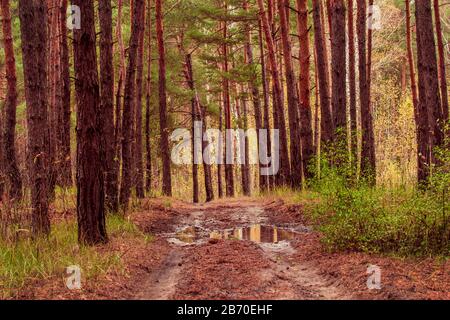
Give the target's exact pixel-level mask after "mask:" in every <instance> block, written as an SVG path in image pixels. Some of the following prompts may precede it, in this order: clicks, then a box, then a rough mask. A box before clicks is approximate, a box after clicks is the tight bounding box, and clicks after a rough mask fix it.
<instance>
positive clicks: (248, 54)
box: [243, 0, 267, 190]
mask: <svg viewBox="0 0 450 320" xmlns="http://www.w3.org/2000/svg"><path fill="white" fill-rule="evenodd" d="M243 8H244V10H245V11H248V1H247V0H244V3H243ZM245 37H246V40H245V45H244V49H245V58H246V63H247V64H248V65H250V66H251V68H252V74H251V78H250V81H249V86H250V90H251V94H252V101H253V110H254V114H255V126H256V131H257V133H259V131H260V129H262V113H261V100H260V93H259V88H258V84H257V73H256V70H255V68H254V60H253V48H252V34H251V30H250V25H249V24H246V25H245ZM257 142H258V151H259V147H260V139H259V134H258V136H257ZM261 167H262V165H261V163H259V166H258V176H259V188H260V190H264V189H265V188H266V185H267V176H265V175H262V174H261Z"/></svg>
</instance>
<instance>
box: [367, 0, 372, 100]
mask: <svg viewBox="0 0 450 320" xmlns="http://www.w3.org/2000/svg"><path fill="white" fill-rule="evenodd" d="M369 7H370V8H371V7H373V0H369ZM372 14H373V13H372V12H369V14H368V17H367V20H368V21H369V24H368V30H367V90H368V91H369V106H370V105H371V100H370V99H371V87H372V42H373V26H372Z"/></svg>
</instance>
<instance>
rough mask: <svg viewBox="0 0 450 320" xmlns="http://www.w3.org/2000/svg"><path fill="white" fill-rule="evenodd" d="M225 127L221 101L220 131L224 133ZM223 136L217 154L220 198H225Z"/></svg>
mask: <svg viewBox="0 0 450 320" xmlns="http://www.w3.org/2000/svg"><path fill="white" fill-rule="evenodd" d="M222 129H223V110H222V103H221V102H219V131H220V134H222ZM222 140H223V139H222V137H220V138H219V141H218V146H217V149H218V151H217V152H218V154H217V193H218V194H219V198H223V187H222V185H223V184H222V161H223V143H222Z"/></svg>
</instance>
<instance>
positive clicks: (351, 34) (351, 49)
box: [347, 0, 358, 165]
mask: <svg viewBox="0 0 450 320" xmlns="http://www.w3.org/2000/svg"><path fill="white" fill-rule="evenodd" d="M353 3H354V2H353V0H348V3H347V8H348V14H347V17H348V25H347V29H348V31H347V32H348V60H349V66H348V73H349V74H348V82H349V107H350V133H351V135H350V136H351V155H352V161H353V165H355V164H356V163H357V161H358V154H357V148H358V132H357V130H358V129H357V123H358V120H357V119H356V117H357V113H356V68H355V63H356V60H355V27H354V18H353V12H354V10H353Z"/></svg>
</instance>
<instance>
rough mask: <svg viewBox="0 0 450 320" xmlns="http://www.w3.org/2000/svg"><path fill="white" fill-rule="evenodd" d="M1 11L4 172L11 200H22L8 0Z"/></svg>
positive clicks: (4, 0)
mask: <svg viewBox="0 0 450 320" xmlns="http://www.w3.org/2000/svg"><path fill="white" fill-rule="evenodd" d="M0 9H1V14H2V27H3V47H4V52H5V62H6V83H7V92H6V100H5V105H4V115H5V128H4V129H3V130H4V131H0V134H2V135H3V139H2V140H3V141H2V145H0V147H2V148H4V149H3V152H4V158H3V159H0V161H4V166H5V168H4V170H5V173H6V176H7V179H8V187H9V198H10V199H11V200H17V201H18V200H20V199H21V198H22V178H21V176H20V172H19V168H18V166H17V160H16V148H15V145H16V141H15V140H16V139H15V137H16V135H15V133H16V107H17V77H16V59H15V56H14V45H13V39H12V31H11V13H10V8H9V1H8V0H1V2H0Z"/></svg>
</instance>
